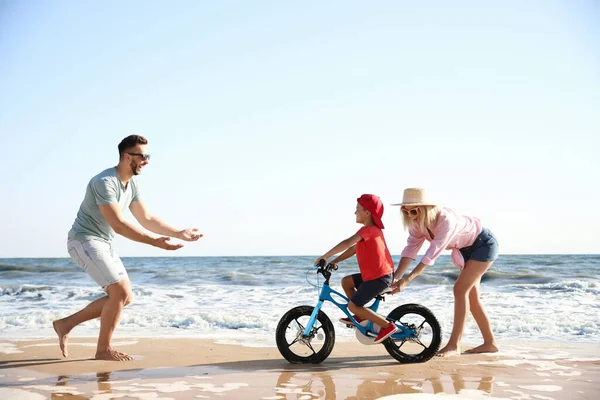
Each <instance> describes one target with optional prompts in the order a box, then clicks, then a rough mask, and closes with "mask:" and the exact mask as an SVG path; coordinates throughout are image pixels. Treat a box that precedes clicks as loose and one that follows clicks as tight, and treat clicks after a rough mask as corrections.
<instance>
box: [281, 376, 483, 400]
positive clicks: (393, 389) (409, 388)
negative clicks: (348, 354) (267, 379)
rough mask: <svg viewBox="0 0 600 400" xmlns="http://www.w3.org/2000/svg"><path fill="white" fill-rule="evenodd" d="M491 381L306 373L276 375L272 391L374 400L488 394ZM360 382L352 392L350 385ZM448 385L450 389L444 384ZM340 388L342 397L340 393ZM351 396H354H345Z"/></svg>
mask: <svg viewBox="0 0 600 400" xmlns="http://www.w3.org/2000/svg"><path fill="white" fill-rule="evenodd" d="M493 381H494V377H492V376H484V377H478V378H473V377H468V378H463V377H462V376H460V375H458V374H452V375H440V376H436V377H428V378H405V379H403V378H400V379H398V378H388V379H373V380H365V379H362V378H359V377H351V376H337V377H334V376H331V375H329V374H328V373H327V372H318V373H314V372H313V373H308V372H292V371H285V372H282V373H281V374H280V375H279V378H278V379H277V384H276V387H275V394H276V396H280V397H279V398H281V399H298V398H301V397H302V396H309V397H303V398H307V399H308V398H320V399H326V400H337V399H344V400H359V399H377V398H379V397H384V396H390V395H394V394H410V393H432V394H439V393H455V394H458V393H459V392H460V391H461V390H465V389H474V390H478V391H482V392H486V393H488V394H491V393H492V390H493ZM356 382H360V383H359V384H358V385H356V389H355V390H352V386H353V383H354V384H355V383H356ZM450 382H451V383H452V386H451V387H452V389H449V385H448V384H446V385H445V383H450ZM336 384H337V386H338V387H339V388H344V389H345V390H344V391H345V392H346V393H341V390H338V389H336ZM348 392H354V393H348Z"/></svg>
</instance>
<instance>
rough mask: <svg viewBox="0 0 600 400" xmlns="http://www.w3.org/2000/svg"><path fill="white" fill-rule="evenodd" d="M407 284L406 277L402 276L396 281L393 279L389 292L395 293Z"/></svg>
mask: <svg viewBox="0 0 600 400" xmlns="http://www.w3.org/2000/svg"><path fill="white" fill-rule="evenodd" d="M406 285H408V280H406V278H402V279H399V280H397V281H394V283H392V289H393V290H392V293H391V294H396V293H398V292H400V291H402V289H404V287H405V286H406Z"/></svg>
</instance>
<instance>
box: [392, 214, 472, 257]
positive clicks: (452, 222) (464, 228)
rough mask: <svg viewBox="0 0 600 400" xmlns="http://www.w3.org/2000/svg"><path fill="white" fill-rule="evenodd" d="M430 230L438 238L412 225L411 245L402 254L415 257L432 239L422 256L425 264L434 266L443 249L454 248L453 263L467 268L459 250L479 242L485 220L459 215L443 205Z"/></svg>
mask: <svg viewBox="0 0 600 400" xmlns="http://www.w3.org/2000/svg"><path fill="white" fill-rule="evenodd" d="M429 229H431V232H433V235H434V239H432V238H431V235H430V234H429V232H427V229H426V230H425V232H422V231H421V230H420V228H419V226H418V225H416V224H414V225H412V226H411V227H410V229H409V230H408V235H409V236H408V244H407V245H406V247H405V248H404V250H403V251H402V257H408V258H412V259H413V260H415V259H416V258H417V252H418V251H419V249H421V246H422V245H423V242H424V241H425V240H428V241H429V242H431V244H430V245H429V248H428V249H427V251H426V252H425V255H424V256H423V258H421V262H422V263H423V264H427V265H433V264H434V263H435V259H436V258H438V257H439V255H440V254H441V253H442V251H444V250H452V262H453V263H454V264H455V265H456V266H457V267H460V268H463V267H464V266H465V260H464V258H463V256H462V254H461V253H460V251H458V249H461V248H463V247H467V246H470V245H472V244H473V242H475V239H476V238H477V236H478V235H479V234H480V233H481V221H479V219H478V218H474V217H467V216H464V215H458V214H457V213H455V212H454V211H452V210H451V209H449V208H442V209H441V210H440V214H439V215H438V218H437V221H436V223H435V226H434V227H433V228H429Z"/></svg>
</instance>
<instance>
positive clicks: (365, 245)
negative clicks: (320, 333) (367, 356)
mask: <svg viewBox="0 0 600 400" xmlns="http://www.w3.org/2000/svg"><path fill="white" fill-rule="evenodd" d="M354 214H355V215H356V222H357V223H359V224H363V227H362V228H360V229H359V230H358V232H356V233H355V234H354V235H352V236H351V237H349V238H348V239H346V240H343V241H341V242H340V243H339V244H337V245H336V246H335V247H334V248H332V249H331V250H329V251H328V252H327V253H325V254H323V255H322V256H321V257H319V258H318V259H317V261H316V262H315V265H317V264H318V263H319V261H320V260H321V259H324V260H325V261H327V259H329V257H331V256H333V255H334V254H337V253H339V252H341V251H343V253H342V254H340V255H339V256H338V257H336V258H335V259H334V260H333V261H332V262H331V263H332V264H337V263H338V262H340V261H343V260H346V259H348V258H350V257H352V256H353V255H354V254H356V258H357V261H358V267H359V268H360V273H359V274H354V275H348V276H345V277H344V278H343V279H342V288H343V289H344V292H345V293H346V296H348V299H350V301H349V303H348V309H349V310H350V311H351V312H352V313H354V314H355V315H354V319H356V321H357V322H358V323H360V322H361V321H364V320H365V319H367V320H369V321H371V322H373V323H374V324H377V325H379V326H380V327H381V329H380V330H379V334H378V335H377V337H376V338H375V343H381V342H383V341H384V340H385V339H387V338H388V337H390V336H391V335H392V334H394V333H395V332H396V331H397V330H398V328H397V327H396V325H395V324H393V323H391V322H389V321H387V320H386V319H385V318H383V317H381V316H380V315H378V314H376V313H374V312H373V311H371V310H370V309H369V308H367V307H365V306H364V305H365V304H367V303H368V302H369V301H371V300H372V299H373V298H375V296H377V295H378V294H379V293H381V291H382V290H384V289H386V288H388V287H390V286H391V284H392V282H393V273H394V264H393V262H392V256H391V255H390V252H389V250H388V248H387V245H386V243H385V238H384V237H383V232H382V229H384V226H383V223H382V222H381V217H382V216H383V204H382V203H381V200H380V199H379V197H377V196H375V195H373V194H363V195H362V196H360V197H359V198H358V199H357V204H356V211H355V212H354ZM340 321H341V322H343V323H345V324H347V325H352V321H350V319H349V318H342V319H340Z"/></svg>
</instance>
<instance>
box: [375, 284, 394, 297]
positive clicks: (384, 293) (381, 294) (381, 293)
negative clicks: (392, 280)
mask: <svg viewBox="0 0 600 400" xmlns="http://www.w3.org/2000/svg"><path fill="white" fill-rule="evenodd" d="M393 290H394V289H392V288H391V286H388V287H386V288H385V289H383V290H382V291H381V292H380V293H379V295H380V296H385V295H386V294H388V293H391V292H392V291H393Z"/></svg>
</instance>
